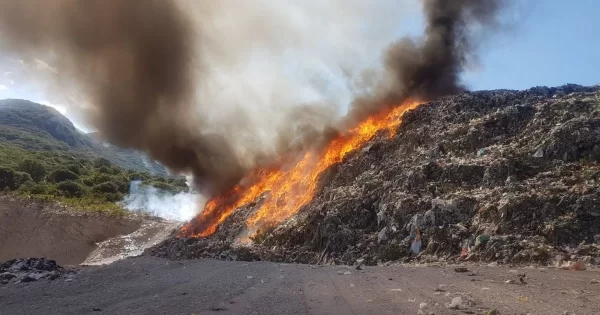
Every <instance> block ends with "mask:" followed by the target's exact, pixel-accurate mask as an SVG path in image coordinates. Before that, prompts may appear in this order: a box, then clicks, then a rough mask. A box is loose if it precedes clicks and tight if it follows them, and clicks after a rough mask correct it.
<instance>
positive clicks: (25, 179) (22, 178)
mask: <svg viewBox="0 0 600 315" xmlns="http://www.w3.org/2000/svg"><path fill="white" fill-rule="evenodd" d="M31 182H33V179H31V175H29V173H25V172H15V184H16V187H15V188H18V187H19V186H21V185H23V184H25V183H31Z"/></svg>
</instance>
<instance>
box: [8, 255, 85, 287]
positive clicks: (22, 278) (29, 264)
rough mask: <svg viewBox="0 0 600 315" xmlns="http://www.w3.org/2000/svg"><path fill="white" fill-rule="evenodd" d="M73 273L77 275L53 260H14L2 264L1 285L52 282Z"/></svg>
mask: <svg viewBox="0 0 600 315" xmlns="http://www.w3.org/2000/svg"><path fill="white" fill-rule="evenodd" d="M73 273H75V271H74V270H70V269H65V268H63V267H62V266H60V265H58V264H57V263H56V261H54V260H51V259H45V258H20V259H12V260H9V261H6V262H4V263H0V285H6V284H10V283H27V282H33V281H38V280H48V281H52V280H56V279H58V278H60V277H62V276H65V275H68V274H73Z"/></svg>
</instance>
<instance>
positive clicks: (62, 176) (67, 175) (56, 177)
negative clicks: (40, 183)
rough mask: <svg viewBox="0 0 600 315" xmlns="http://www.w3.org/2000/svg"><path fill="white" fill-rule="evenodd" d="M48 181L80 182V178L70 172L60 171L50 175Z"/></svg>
mask: <svg viewBox="0 0 600 315" xmlns="http://www.w3.org/2000/svg"><path fill="white" fill-rule="evenodd" d="M48 179H49V180H50V181H52V182H54V183H60V182H64V181H67V180H78V179H79V176H77V174H75V173H73V172H71V171H69V170H65V169H60V170H56V171H54V172H52V173H50V175H48Z"/></svg>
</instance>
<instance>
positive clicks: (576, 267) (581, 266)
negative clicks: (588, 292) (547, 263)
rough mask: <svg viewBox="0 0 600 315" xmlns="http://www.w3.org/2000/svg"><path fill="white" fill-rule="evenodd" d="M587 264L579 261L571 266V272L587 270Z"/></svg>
mask: <svg viewBox="0 0 600 315" xmlns="http://www.w3.org/2000/svg"><path fill="white" fill-rule="evenodd" d="M585 269H586V268H585V263H584V262H583V261H581V260H580V261H577V262H576V263H574V264H571V266H569V270H571V271H583V270H585Z"/></svg>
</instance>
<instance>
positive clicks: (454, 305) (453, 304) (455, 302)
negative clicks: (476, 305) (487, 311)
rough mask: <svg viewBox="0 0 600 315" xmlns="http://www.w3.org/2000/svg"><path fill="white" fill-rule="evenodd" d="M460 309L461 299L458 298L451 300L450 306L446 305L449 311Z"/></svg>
mask: <svg viewBox="0 0 600 315" xmlns="http://www.w3.org/2000/svg"><path fill="white" fill-rule="evenodd" d="M461 307H462V298H461V297H460V296H457V297H455V298H453V299H452V302H450V304H449V305H448V308H451V309H459V308H461Z"/></svg>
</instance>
